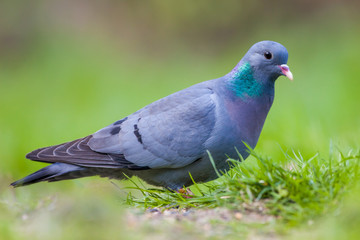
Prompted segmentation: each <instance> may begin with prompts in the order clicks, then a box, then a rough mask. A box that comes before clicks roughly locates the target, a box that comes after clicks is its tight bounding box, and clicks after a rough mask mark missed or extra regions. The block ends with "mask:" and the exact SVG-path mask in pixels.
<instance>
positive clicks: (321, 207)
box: [127, 148, 360, 225]
mask: <svg viewBox="0 0 360 240" xmlns="http://www.w3.org/2000/svg"><path fill="white" fill-rule="evenodd" d="M251 155H252V156H253V158H254V159H253V162H244V163H240V162H238V161H235V160H229V162H230V164H232V165H234V167H233V168H232V170H231V171H229V172H226V173H224V175H223V176H222V177H221V178H219V179H218V180H216V181H214V182H212V183H211V184H204V185H198V184H197V183H194V185H193V186H192V187H191V189H192V190H193V192H194V193H195V194H194V195H191V196H184V195H182V194H180V193H177V192H171V191H169V190H164V189H151V188H150V189H146V188H141V187H140V186H139V185H137V184H136V183H134V184H136V187H135V189H137V190H139V191H140V192H141V193H142V194H143V197H142V198H136V197H133V196H132V195H131V193H130V194H129V196H128V201H127V202H128V204H130V205H136V206H141V207H145V208H148V207H150V208H154V207H164V208H170V207H176V206H179V207H180V208H190V207H211V208H213V207H228V208H231V209H234V210H242V206H243V205H242V204H241V203H247V204H250V205H251V204H252V203H254V202H258V201H263V202H264V205H265V206H266V209H267V214H270V215H274V216H277V217H280V218H279V219H281V221H283V222H286V223H289V224H292V225H294V224H295V225H296V224H300V223H303V222H304V221H306V220H310V219H312V218H314V217H316V216H321V215H323V214H326V213H329V212H331V211H332V210H333V209H334V207H335V206H336V205H337V204H338V203H339V202H340V201H341V199H342V198H343V197H344V195H345V194H346V193H347V192H348V191H349V190H352V187H351V186H353V185H354V184H355V183H356V182H357V181H358V180H359V174H358V165H359V161H360V153H359V152H354V151H349V152H348V153H346V154H343V153H341V152H339V151H335V150H334V148H332V152H331V153H330V155H329V156H328V157H326V158H322V157H321V156H320V154H316V155H314V156H313V157H311V158H309V159H304V158H303V157H302V156H301V153H295V152H292V154H287V153H284V159H281V160H280V162H281V163H279V160H278V161H276V160H273V159H271V158H268V157H261V156H259V155H258V154H257V153H256V152H254V151H253V150H251Z"/></svg>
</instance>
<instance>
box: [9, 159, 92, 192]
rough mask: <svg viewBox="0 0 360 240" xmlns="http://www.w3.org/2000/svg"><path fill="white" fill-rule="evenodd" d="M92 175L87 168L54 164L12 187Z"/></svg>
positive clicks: (13, 184)
mask: <svg viewBox="0 0 360 240" xmlns="http://www.w3.org/2000/svg"><path fill="white" fill-rule="evenodd" d="M92 175H95V174H93V173H91V172H90V171H89V170H88V169H87V168H84V167H79V166H75V165H71V164H66V163H54V164H51V165H49V166H47V167H44V168H42V169H40V170H39V171H37V172H34V173H32V174H30V175H28V176H26V177H24V178H22V179H20V180H18V181H16V182H13V183H11V184H10V185H11V186H13V187H21V186H26V185H30V184H33V183H38V182H43V181H47V182H54V181H61V180H67V179H74V178H80V177H87V176H92Z"/></svg>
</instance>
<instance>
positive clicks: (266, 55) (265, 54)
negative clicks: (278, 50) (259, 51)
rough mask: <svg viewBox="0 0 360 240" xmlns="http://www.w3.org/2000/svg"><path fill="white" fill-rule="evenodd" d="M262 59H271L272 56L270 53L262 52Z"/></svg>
mask: <svg viewBox="0 0 360 240" xmlns="http://www.w3.org/2000/svg"><path fill="white" fill-rule="evenodd" d="M264 57H265V58H266V59H272V57H273V56H272V54H271V52H267V51H266V52H264Z"/></svg>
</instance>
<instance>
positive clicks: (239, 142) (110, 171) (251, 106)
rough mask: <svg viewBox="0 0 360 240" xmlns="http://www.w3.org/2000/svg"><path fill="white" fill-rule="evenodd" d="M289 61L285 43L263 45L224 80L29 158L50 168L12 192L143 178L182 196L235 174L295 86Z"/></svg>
mask: <svg viewBox="0 0 360 240" xmlns="http://www.w3.org/2000/svg"><path fill="white" fill-rule="evenodd" d="M287 60H288V52H287V50H286V48H285V47H284V46H283V45H281V44H280V43H277V42H273V41H261V42H258V43H256V44H254V45H253V46H252V47H251V48H250V49H249V50H248V52H247V53H246V54H245V55H244V57H243V58H242V59H241V60H240V62H239V63H238V64H237V65H236V66H235V67H234V69H232V70H231V71H230V73H228V74H226V75H225V76H223V77H220V78H217V79H213V80H209V81H205V82H201V83H198V84H196V85H193V86H191V87H189V88H186V89H184V90H181V91H178V92H175V93H173V94H171V95H169V96H167V97H164V98H162V99H160V100H157V101H155V102H153V103H151V104H149V105H147V106H145V107H144V108H142V109H140V110H138V111H136V112H134V113H133V114H131V115H129V116H127V117H125V118H123V119H121V120H119V121H116V122H114V123H112V124H111V125H109V126H107V127H104V128H102V129H100V130H99V131H97V132H95V133H93V134H91V135H89V136H86V137H83V138H80V139H77V140H74V141H71V142H66V143H63V144H59V145H55V146H50V147H45V148H40V149H37V150H34V151H32V152H30V153H28V154H27V155H26V158H28V159H31V160H34V161H39V162H44V163H49V164H50V165H48V166H46V167H44V168H42V169H40V170H38V171H37V172H34V173H32V174H30V175H28V176H27V177H25V178H23V179H21V180H18V181H16V182H13V183H11V185H12V186H13V187H19V186H25V185H29V184H33V183H38V182H42V181H47V182H53V181H60V180H67V179H75V178H81V177H88V176H100V177H108V178H113V179H126V178H127V177H132V176H137V177H139V178H141V179H143V180H144V181H145V182H147V183H148V184H150V185H155V186H160V187H164V188H167V189H171V190H175V191H177V190H179V189H182V188H184V187H187V186H190V185H192V184H193V183H194V181H195V182H207V181H210V180H213V179H216V178H217V177H218V174H217V172H219V171H220V172H226V171H227V170H229V169H230V168H231V164H229V161H228V159H230V158H231V159H237V160H239V161H242V160H244V159H246V158H247V157H248V156H249V149H248V146H250V147H251V148H255V146H256V144H257V141H258V138H259V135H260V132H261V130H262V128H263V125H264V122H265V119H266V116H267V114H268V112H269V110H270V107H271V105H272V103H273V100H274V84H275V80H276V79H277V78H278V77H279V76H282V75H283V76H286V77H288V78H289V79H290V80H292V79H293V75H292V73H291V71H290V69H289V67H288V66H287V65H286V64H287ZM210 158H212V159H213V163H212V162H211V159H210ZM192 178H193V180H194V181H193V180H192Z"/></svg>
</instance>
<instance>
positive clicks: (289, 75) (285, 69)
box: [279, 64, 294, 81]
mask: <svg viewBox="0 0 360 240" xmlns="http://www.w3.org/2000/svg"><path fill="white" fill-rule="evenodd" d="M279 67H280V69H281V72H282V73H283V74H284V75H285V76H286V77H287V78H288V79H290V80H291V81H292V80H293V79H294V78H293V75H292V73H291V72H290V68H289V67H288V65H286V64H282V65H280V66H279Z"/></svg>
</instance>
